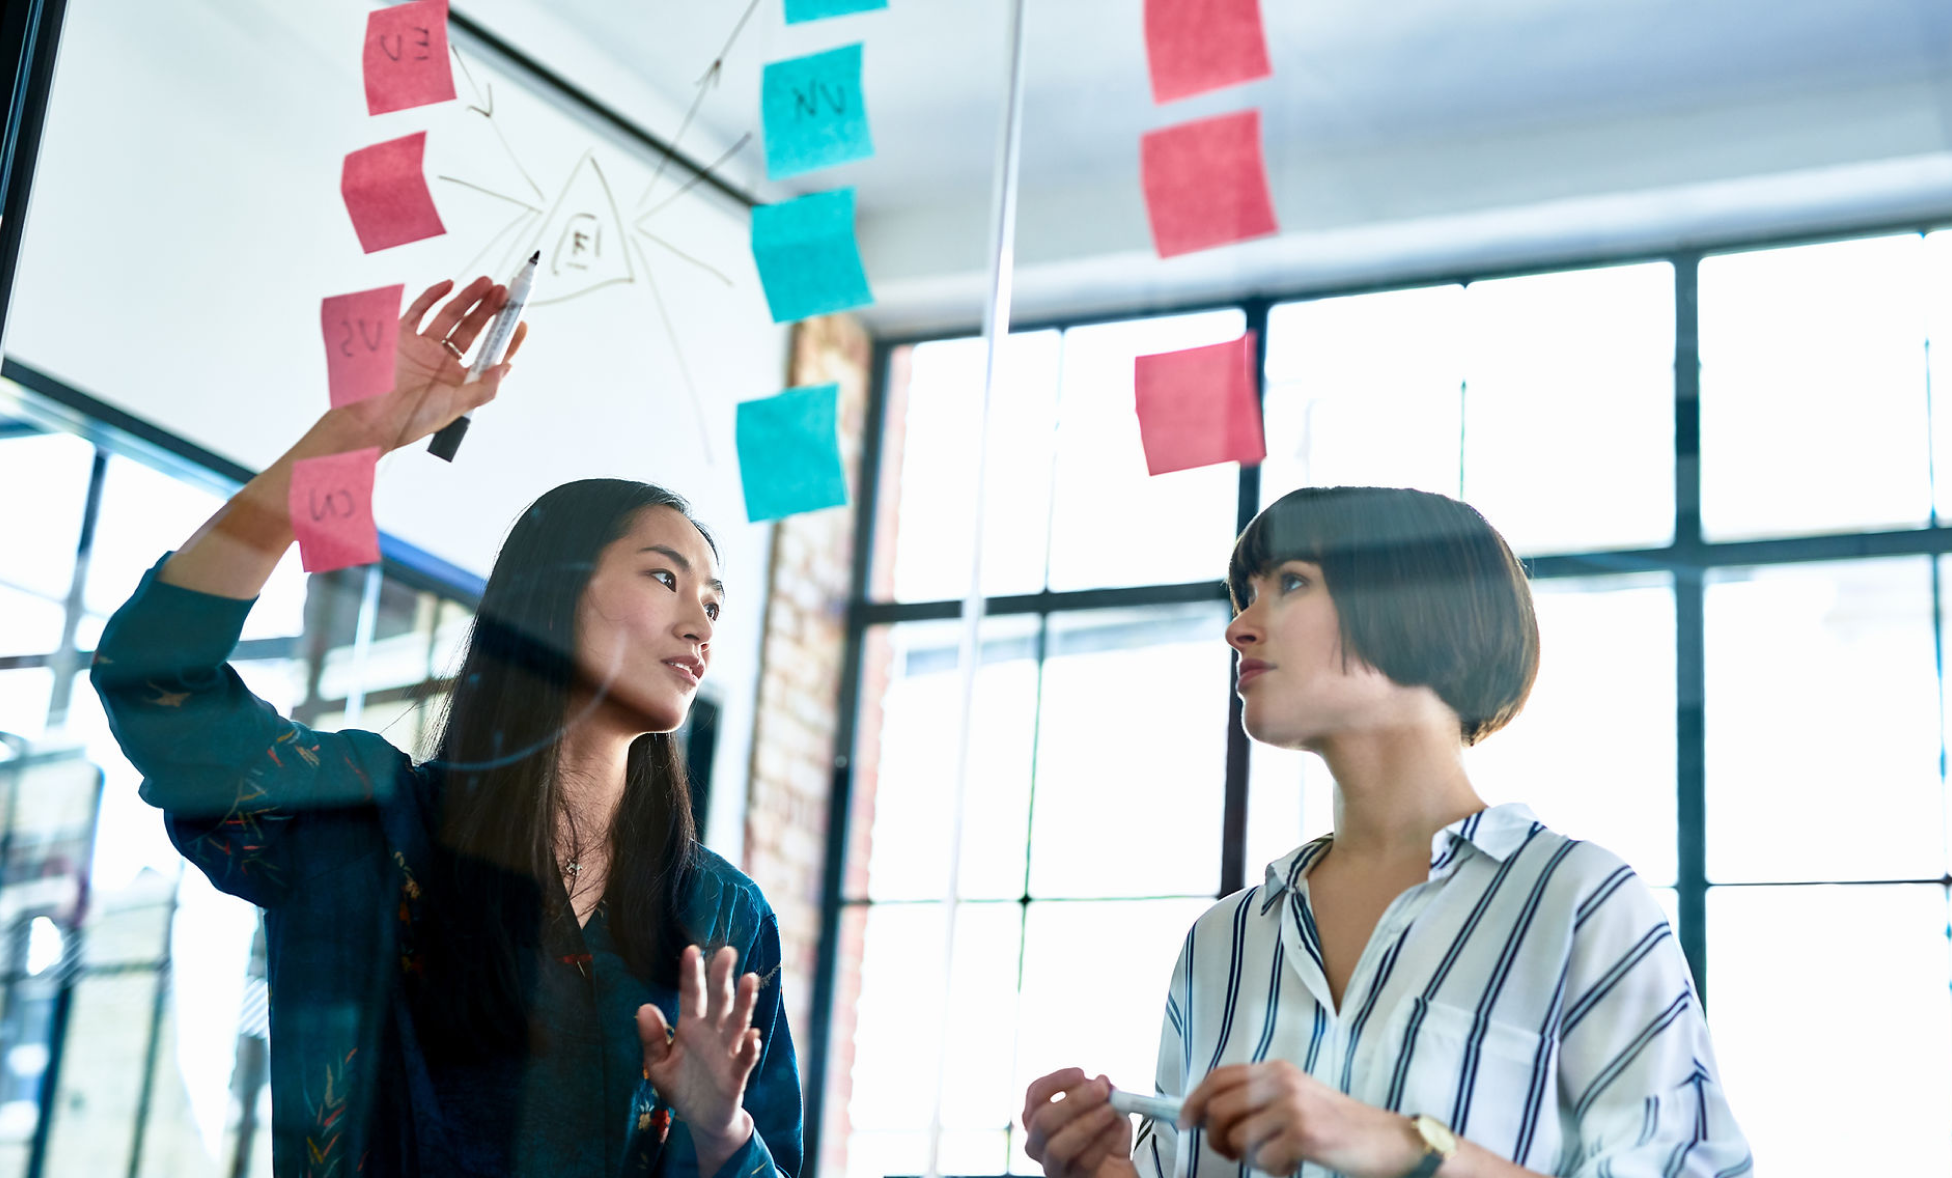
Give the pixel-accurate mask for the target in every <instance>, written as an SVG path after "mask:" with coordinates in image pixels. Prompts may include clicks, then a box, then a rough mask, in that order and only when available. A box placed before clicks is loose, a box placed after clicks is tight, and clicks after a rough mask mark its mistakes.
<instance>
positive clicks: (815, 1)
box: [786, 0, 888, 25]
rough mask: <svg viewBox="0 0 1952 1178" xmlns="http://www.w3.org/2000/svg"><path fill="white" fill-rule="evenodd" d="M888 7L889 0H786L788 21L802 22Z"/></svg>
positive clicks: (791, 23)
mask: <svg viewBox="0 0 1952 1178" xmlns="http://www.w3.org/2000/svg"><path fill="white" fill-rule="evenodd" d="M886 7H888V0H786V23H787V24H789V25H797V24H802V23H804V22H806V21H810V20H825V19H826V18H828V17H830V16H850V15H852V14H854V13H856V12H874V11H877V10H879V9H882V8H886Z"/></svg>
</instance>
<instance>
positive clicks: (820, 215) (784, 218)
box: [752, 188, 874, 323]
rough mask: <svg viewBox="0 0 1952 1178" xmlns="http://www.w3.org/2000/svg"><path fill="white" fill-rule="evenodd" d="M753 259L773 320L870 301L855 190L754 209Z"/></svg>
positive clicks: (804, 316)
mask: <svg viewBox="0 0 1952 1178" xmlns="http://www.w3.org/2000/svg"><path fill="white" fill-rule="evenodd" d="M752 259H753V261H754V263H756V264H757V265H758V267H759V284H760V285H761V286H762V287H764V288H765V291H766V305H767V307H768V308H769V309H770V310H771V311H772V315H773V322H775V323H791V322H793V321H795V320H799V319H809V318H812V317H813V316H815V315H831V314H833V313H834V312H836V311H846V310H849V309H851V308H854V307H864V306H867V305H868V304H869V303H872V302H873V301H874V292H873V291H871V290H869V289H868V276H867V271H866V270H864V269H862V267H861V251H860V248H859V247H858V246H857V245H856V244H855V241H854V190H853V189H852V188H837V189H835V190H834V191H832V192H816V193H812V194H810V195H808V196H802V197H800V198H798V199H796V200H789V201H783V202H781V203H780V204H774V205H760V206H759V207H758V208H756V209H754V210H752Z"/></svg>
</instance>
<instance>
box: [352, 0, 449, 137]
mask: <svg viewBox="0 0 1952 1178" xmlns="http://www.w3.org/2000/svg"><path fill="white" fill-rule="evenodd" d="M362 58H363V63H364V66H365V71H364V72H365V75H366V113H367V114H373V115H380V114H385V113H387V112H388V111H395V110H406V109H407V108H409V107H414V106H426V105H427V104H428V103H431V102H447V101H449V100H450V99H452V98H453V97H454V65H453V62H451V61H449V60H448V56H447V0H411V2H410V3H407V4H395V5H394V6H392V7H391V8H376V9H374V10H373V11H372V12H370V13H368V14H367V15H366V49H365V52H364V54H363V55H362Z"/></svg>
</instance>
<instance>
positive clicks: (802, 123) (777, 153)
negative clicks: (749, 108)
mask: <svg viewBox="0 0 1952 1178" xmlns="http://www.w3.org/2000/svg"><path fill="white" fill-rule="evenodd" d="M759 89H760V102H759V105H760V115H761V117H762V119H763V121H764V122H765V126H766V176H767V178H768V179H771V180H783V179H785V178H787V177H789V176H799V175H802V174H804V173H807V172H814V171H818V170H820V169H821V168H831V167H833V166H834V165H835V164H845V163H849V162H851V161H853V160H864V159H867V158H868V157H870V156H872V155H873V154H874V138H873V136H872V135H871V134H870V133H869V131H868V108H867V100H866V99H865V98H864V97H863V95H862V93H861V46H860V45H859V44H858V43H856V44H853V45H843V46H841V47H840V48H839V49H829V50H827V51H826V52H825V53H814V54H810V55H808V56H806V57H795V58H793V59H791V60H789V61H775V62H773V63H771V64H770V65H768V66H767V67H766V71H765V75H764V77H763V79H762V81H761V83H760V88H759Z"/></svg>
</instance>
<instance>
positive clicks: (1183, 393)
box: [1133, 331, 1267, 475]
mask: <svg viewBox="0 0 1952 1178" xmlns="http://www.w3.org/2000/svg"><path fill="white" fill-rule="evenodd" d="M1133 368H1134V372H1133V378H1134V383H1135V384H1136V385H1137V386H1138V408H1139V439H1140V441H1141V442H1142V443H1143V444H1144V446H1145V467H1146V470H1147V472H1149V473H1151V474H1155V475H1160V474H1165V473H1167V472H1168V471H1174V470H1190V469H1192V468H1193V467H1196V466H1211V465H1213V464H1214V463H1216V462H1239V463H1244V464H1246V465H1249V466H1251V465H1253V464H1254V463H1257V462H1259V461H1260V460H1261V459H1263V458H1266V457H1267V442H1266V440H1265V439H1264V438H1263V436H1262V434H1261V402H1260V397H1259V395H1258V394H1257V393H1256V392H1255V389H1254V333H1253V332H1251V331H1250V332H1248V333H1247V334H1246V335H1244V336H1242V337H1240V338H1239V339H1237V340H1229V341H1228V342H1226V343H1224V344H1210V345H1208V346H1207V347H1204V348H1188V349H1186V350H1185V351H1183V352H1161V353H1159V354H1157V355H1153V356H1140V357H1139V358H1138V359H1137V361H1136V362H1135V363H1134V365H1133Z"/></svg>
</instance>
